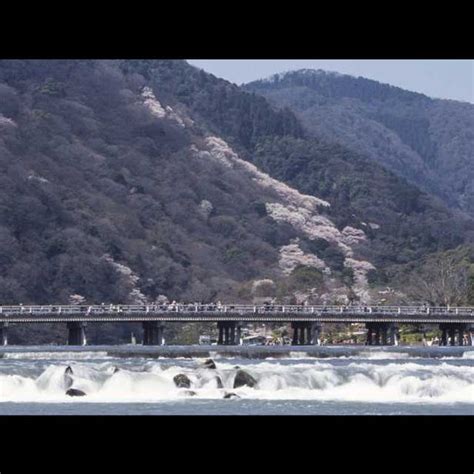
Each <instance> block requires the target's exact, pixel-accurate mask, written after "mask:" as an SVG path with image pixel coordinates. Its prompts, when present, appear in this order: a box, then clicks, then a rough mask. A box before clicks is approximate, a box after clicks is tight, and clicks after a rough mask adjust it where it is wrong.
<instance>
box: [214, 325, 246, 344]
mask: <svg viewBox="0 0 474 474" xmlns="http://www.w3.org/2000/svg"><path fill="white" fill-rule="evenodd" d="M217 329H218V331H219V337H218V339H217V344H218V345H225V346H236V345H239V344H240V335H241V324H240V323H238V322H236V321H218V322H217Z"/></svg>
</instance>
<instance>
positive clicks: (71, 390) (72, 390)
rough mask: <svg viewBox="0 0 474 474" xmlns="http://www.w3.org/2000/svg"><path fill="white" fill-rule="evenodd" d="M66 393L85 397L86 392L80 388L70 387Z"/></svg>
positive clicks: (71, 395)
mask: <svg viewBox="0 0 474 474" xmlns="http://www.w3.org/2000/svg"><path fill="white" fill-rule="evenodd" d="M66 395H69V396H70V397H83V396H84V395H86V392H83V391H82V390H78V389H77V388H70V389H69V390H67V391H66Z"/></svg>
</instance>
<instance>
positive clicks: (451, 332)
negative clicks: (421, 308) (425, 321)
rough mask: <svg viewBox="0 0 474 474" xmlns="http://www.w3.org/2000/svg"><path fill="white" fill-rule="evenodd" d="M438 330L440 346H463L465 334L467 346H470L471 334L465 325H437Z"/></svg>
mask: <svg viewBox="0 0 474 474" xmlns="http://www.w3.org/2000/svg"><path fill="white" fill-rule="evenodd" d="M439 328H440V330H441V340H440V343H439V345H440V346H447V345H450V346H456V345H458V346H463V345H464V333H465V332H467V334H468V336H467V344H468V345H472V337H471V332H470V330H469V329H468V327H467V325H466V324H455V323H443V324H440V325H439ZM448 336H449V339H448Z"/></svg>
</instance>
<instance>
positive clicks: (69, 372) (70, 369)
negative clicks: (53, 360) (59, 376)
mask: <svg viewBox="0 0 474 474" xmlns="http://www.w3.org/2000/svg"><path fill="white" fill-rule="evenodd" d="M64 373H65V374H72V368H71V366H70V365H68V366H67V367H66V370H65V371H64Z"/></svg>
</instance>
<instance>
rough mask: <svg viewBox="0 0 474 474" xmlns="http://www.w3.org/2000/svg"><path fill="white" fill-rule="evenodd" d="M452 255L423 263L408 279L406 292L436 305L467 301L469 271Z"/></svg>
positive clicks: (464, 302)
mask: <svg viewBox="0 0 474 474" xmlns="http://www.w3.org/2000/svg"><path fill="white" fill-rule="evenodd" d="M469 270H470V269H469V267H468V266H467V265H465V264H462V263H460V262H459V260H457V259H456V258H455V256H452V255H442V256H441V257H440V258H438V259H436V260H433V261H429V262H427V263H425V264H424V265H423V266H422V267H421V268H420V269H419V270H418V272H417V273H416V274H414V275H412V276H411V278H409V281H408V289H407V294H408V295H409V296H410V297H411V298H414V299H416V300H418V301H423V302H424V303H427V304H430V305H433V306H437V305H441V306H447V305H462V304H466V303H467V299H468V293H469V286H470V271H469Z"/></svg>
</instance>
